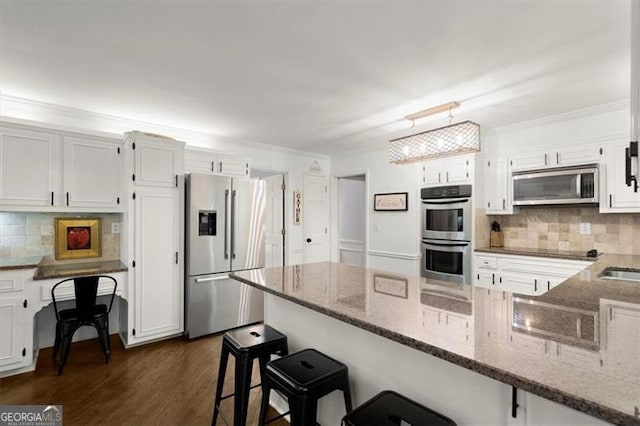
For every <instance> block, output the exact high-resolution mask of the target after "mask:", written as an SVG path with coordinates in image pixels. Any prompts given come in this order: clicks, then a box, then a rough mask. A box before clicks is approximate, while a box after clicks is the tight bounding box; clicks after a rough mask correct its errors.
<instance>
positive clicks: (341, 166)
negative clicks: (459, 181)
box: [331, 149, 421, 275]
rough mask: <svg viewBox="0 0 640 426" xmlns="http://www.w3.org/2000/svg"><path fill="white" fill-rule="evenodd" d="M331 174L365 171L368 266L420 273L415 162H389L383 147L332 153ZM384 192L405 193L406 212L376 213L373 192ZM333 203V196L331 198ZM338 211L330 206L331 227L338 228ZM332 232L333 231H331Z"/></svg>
mask: <svg viewBox="0 0 640 426" xmlns="http://www.w3.org/2000/svg"><path fill="white" fill-rule="evenodd" d="M331 168H332V175H333V176H349V175H356V174H361V173H363V172H365V171H366V172H368V173H367V180H368V194H367V206H368V207H367V208H366V215H367V217H368V229H367V230H366V233H367V238H368V242H369V244H368V245H369V247H368V253H367V257H368V266H369V267H370V268H375V269H383V270H387V271H390V272H404V273H409V274H414V275H415V274H418V273H419V262H418V260H419V243H420V235H419V230H420V227H419V213H418V209H419V207H420V200H419V189H420V186H421V185H420V169H419V165H418V164H415V163H414V164H404V165H396V164H389V157H388V153H387V151H386V149H382V150H376V151H368V152H363V153H355V154H351V155H340V156H334V157H332V159H331ZM385 192H408V193H409V196H408V201H409V203H408V205H409V209H408V211H406V212H376V211H374V210H373V195H374V194H376V193H385ZM334 203H335V198H334ZM337 216H338V215H337V210H336V209H335V204H334V206H333V209H332V215H331V219H332V224H331V229H333V230H335V229H337V222H338V220H337ZM334 234H335V232H334ZM332 259H333V260H337V259H338V253H337V241H336V240H335V239H334V240H333V241H332Z"/></svg>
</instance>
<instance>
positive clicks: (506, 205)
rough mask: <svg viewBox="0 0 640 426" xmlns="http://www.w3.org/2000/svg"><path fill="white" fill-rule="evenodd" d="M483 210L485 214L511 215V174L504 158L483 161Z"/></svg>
mask: <svg viewBox="0 0 640 426" xmlns="http://www.w3.org/2000/svg"><path fill="white" fill-rule="evenodd" d="M484 166H485V169H484V171H485V173H484V179H485V180H484V183H485V194H486V195H485V197H486V203H485V210H486V212H487V214H512V213H513V203H512V200H511V191H510V188H511V185H510V183H511V174H510V173H509V167H507V159H506V158H504V157H499V158H491V159H488V160H486V161H485V164H484Z"/></svg>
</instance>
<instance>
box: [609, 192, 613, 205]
mask: <svg viewBox="0 0 640 426" xmlns="http://www.w3.org/2000/svg"><path fill="white" fill-rule="evenodd" d="M612 205H613V195H611V194H609V208H611V207H612Z"/></svg>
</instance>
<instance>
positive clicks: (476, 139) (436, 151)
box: [389, 102, 480, 164]
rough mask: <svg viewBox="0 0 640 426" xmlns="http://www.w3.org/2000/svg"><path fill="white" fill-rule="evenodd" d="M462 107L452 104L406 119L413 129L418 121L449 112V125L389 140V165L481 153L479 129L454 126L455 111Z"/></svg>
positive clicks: (469, 125)
mask: <svg viewBox="0 0 640 426" xmlns="http://www.w3.org/2000/svg"><path fill="white" fill-rule="evenodd" d="M459 106H460V104H459V103H458V102H449V103H447V104H443V105H438V106H436V107H433V108H429V109H425V110H423V111H419V112H416V113H413V114H410V115H407V116H406V117H405V119H407V120H410V121H411V122H412V123H413V124H412V126H411V128H414V127H415V120H417V119H419V118H424V117H428V116H430V115H433V114H437V113H440V112H444V111H447V110H448V111H449V125H448V126H444V127H438V128H437V129H432V130H427V131H425V132H420V133H414V134H412V135H409V136H405V137H402V138H397V139H392V140H390V141H389V161H390V162H391V163H395V164H402V163H409V162H412V161H419V160H424V159H427V158H435V157H443V156H449V155H456V154H463V153H468V152H477V151H480V125H478V124H476V123H474V122H472V121H463V122H460V123H456V124H452V123H453V113H452V110H453V109H454V108H458V107H459Z"/></svg>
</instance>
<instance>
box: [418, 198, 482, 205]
mask: <svg viewBox="0 0 640 426" xmlns="http://www.w3.org/2000/svg"><path fill="white" fill-rule="evenodd" d="M469 201H470V200H469V199H468V198H456V199H455V200H447V201H431V200H425V199H422V204H435V205H447V204H460V203H468V202H469Z"/></svg>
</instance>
